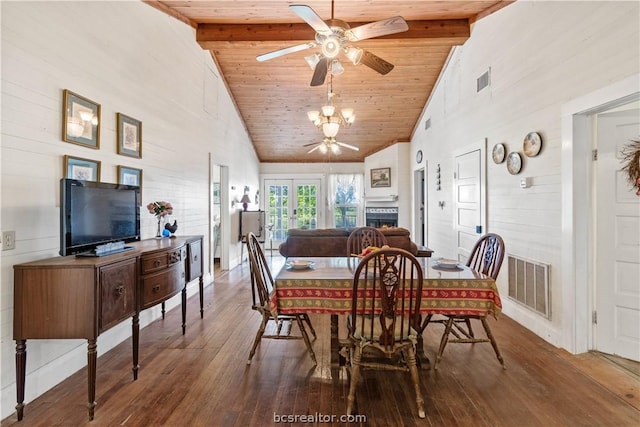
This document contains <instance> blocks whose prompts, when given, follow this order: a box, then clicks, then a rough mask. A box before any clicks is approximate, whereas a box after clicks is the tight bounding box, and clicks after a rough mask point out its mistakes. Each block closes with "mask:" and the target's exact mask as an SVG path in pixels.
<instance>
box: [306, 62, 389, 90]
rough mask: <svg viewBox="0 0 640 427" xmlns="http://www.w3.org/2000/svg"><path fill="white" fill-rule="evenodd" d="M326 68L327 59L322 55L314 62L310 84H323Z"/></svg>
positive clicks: (327, 67) (327, 65) (327, 64)
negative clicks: (314, 66)
mask: <svg viewBox="0 0 640 427" xmlns="http://www.w3.org/2000/svg"><path fill="white" fill-rule="evenodd" d="M362 56H364V55H362ZM328 69H329V59H327V58H326V57H324V56H323V57H322V58H320V61H319V62H318V63H317V64H316V68H315V69H314V70H313V77H312V78H311V86H322V85H323V84H324V80H325V79H326V78H327V70H328ZM389 71H391V70H389Z"/></svg>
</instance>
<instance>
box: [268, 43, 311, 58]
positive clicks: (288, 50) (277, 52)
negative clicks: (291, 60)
mask: <svg viewBox="0 0 640 427" xmlns="http://www.w3.org/2000/svg"><path fill="white" fill-rule="evenodd" d="M315 46H316V43H314V42H308V43H303V44H298V45H295V46H290V47H285V48H284V49H278V50H274V51H273V52H269V53H263V54H262V55H258V56H256V59H257V60H258V61H259V62H263V61H267V60H269V59H273V58H277V57H279V56H283V55H287V54H289V53H294V52H300V51H301V50H305V49H309V48H311V47H315Z"/></svg>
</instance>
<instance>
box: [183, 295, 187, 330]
mask: <svg viewBox="0 0 640 427" xmlns="http://www.w3.org/2000/svg"><path fill="white" fill-rule="evenodd" d="M186 331H187V285H184V288H182V335H184V334H185V332H186Z"/></svg>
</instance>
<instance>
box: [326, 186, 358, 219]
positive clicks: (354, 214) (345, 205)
mask: <svg viewBox="0 0 640 427" xmlns="http://www.w3.org/2000/svg"><path fill="white" fill-rule="evenodd" d="M362 182H363V176H362V175H360V174H337V175H330V176H329V192H328V195H329V212H331V217H332V218H333V220H332V222H333V226H334V227H335V228H353V227H357V226H359V225H361V224H362V223H363V215H362V212H363V206H362Z"/></svg>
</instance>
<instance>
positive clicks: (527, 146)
mask: <svg viewBox="0 0 640 427" xmlns="http://www.w3.org/2000/svg"><path fill="white" fill-rule="evenodd" d="M541 148H542V138H540V134H539V133H538V132H529V133H528V134H527V136H525V137H524V142H523V143H522V149H523V150H524V154H526V155H527V157H535V156H537V155H538V153H539V152H540V149H541Z"/></svg>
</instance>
